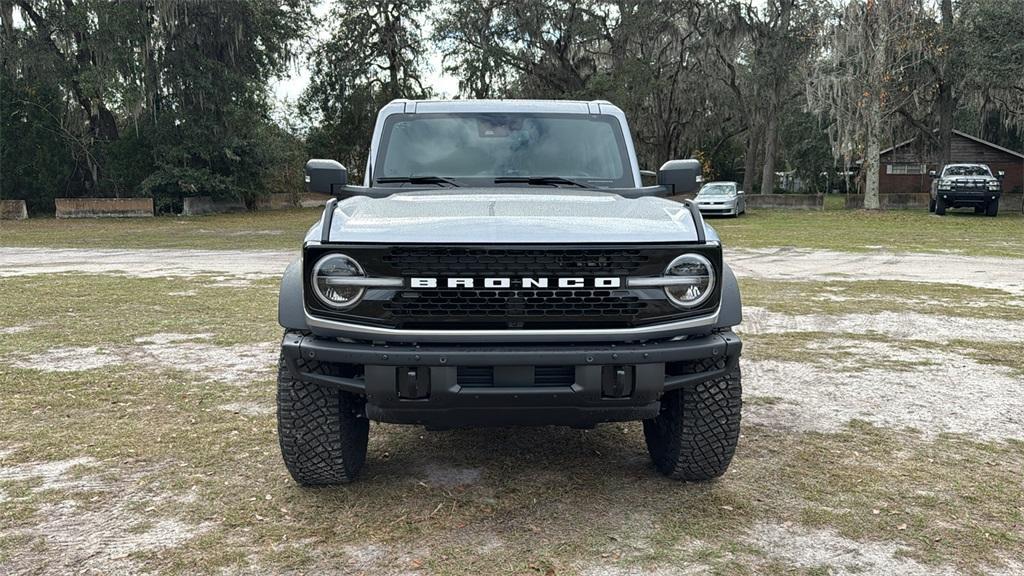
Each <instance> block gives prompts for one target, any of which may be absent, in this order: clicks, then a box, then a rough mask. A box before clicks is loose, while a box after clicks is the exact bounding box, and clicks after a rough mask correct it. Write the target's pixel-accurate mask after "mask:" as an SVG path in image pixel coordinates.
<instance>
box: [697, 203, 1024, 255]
mask: <svg viewBox="0 0 1024 576" xmlns="http://www.w3.org/2000/svg"><path fill="white" fill-rule="evenodd" d="M710 222H711V224H712V225H713V226H714V227H715V229H716V230H717V231H718V233H719V235H720V236H721V237H722V241H723V243H724V244H725V245H726V246H727V247H732V248H769V247H776V246H797V247H800V248H812V249H825V250H842V251H851V252H871V251H875V250H889V251H893V252H953V253H958V254H967V255H974V256H1005V257H1011V258H1024V217H1022V215H1021V214H1020V213H1019V212H1018V213H1005V214H1000V215H999V217H997V218H987V217H984V216H980V215H975V214H967V213H959V212H958V213H950V214H948V215H947V216H945V217H939V216H934V215H931V214H928V213H927V212H925V211H919V210H891V211H881V212H869V211H865V210H842V211H839V210H825V211H800V210H757V211H751V212H749V213H747V214H745V215H743V216H742V217H740V218H732V219H719V218H716V219H713V220H710Z"/></svg>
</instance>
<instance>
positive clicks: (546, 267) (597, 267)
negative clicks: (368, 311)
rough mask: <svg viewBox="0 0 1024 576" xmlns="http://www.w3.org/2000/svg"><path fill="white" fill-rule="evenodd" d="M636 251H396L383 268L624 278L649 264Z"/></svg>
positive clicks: (411, 273)
mask: <svg viewBox="0 0 1024 576" xmlns="http://www.w3.org/2000/svg"><path fill="white" fill-rule="evenodd" d="M650 259H651V257H650V255H648V254H646V253H644V252H643V251H641V250H637V249H608V248H570V249H521V248H516V249H505V248H457V247H450V248H449V247H436V248H435V247H418V246H417V247H405V246H403V247H395V248H391V249H390V250H388V252H387V254H386V255H385V256H384V258H383V261H384V263H385V264H387V265H388V266H390V267H391V268H393V269H394V270H395V271H396V272H397V273H398V274H400V275H402V276H423V275H448V276H453V275H458V274H463V273H466V272H471V273H472V274H474V275H479V276H487V275H500V276H530V277H537V276H556V275H563V276H568V275H573V274H576V275H585V276H626V275H629V274H632V273H633V272H634V271H636V270H638V269H639V268H641V267H643V266H644V265H646V264H648V263H649V262H650Z"/></svg>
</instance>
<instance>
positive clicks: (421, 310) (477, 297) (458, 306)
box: [384, 289, 647, 319]
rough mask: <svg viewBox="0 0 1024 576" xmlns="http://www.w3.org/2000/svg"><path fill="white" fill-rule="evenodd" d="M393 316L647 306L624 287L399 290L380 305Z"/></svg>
mask: <svg viewBox="0 0 1024 576" xmlns="http://www.w3.org/2000/svg"><path fill="white" fill-rule="evenodd" d="M384 307H385V309H386V310H388V311H389V312H391V314H392V315H394V316H395V317H396V318H403V319H407V318H416V317H435V318H444V317H451V318H458V317H467V316H475V317H496V318H503V317H509V318H556V319H557V318H564V317H576V316H590V317H595V318H600V317H605V318H607V317H611V316H617V317H635V316H637V315H638V314H640V313H642V312H643V310H644V308H646V307H647V302H644V301H642V300H640V298H638V297H637V296H635V295H632V294H631V293H630V292H629V291H627V290H593V289H587V290H579V289H574V290H502V291H497V290H402V291H400V292H398V293H397V294H395V297H394V299H393V300H391V301H390V302H387V303H386V304H385V305H384Z"/></svg>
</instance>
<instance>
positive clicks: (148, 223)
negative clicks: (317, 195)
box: [0, 208, 323, 250]
mask: <svg viewBox="0 0 1024 576" xmlns="http://www.w3.org/2000/svg"><path fill="white" fill-rule="evenodd" d="M322 212H323V210H322V209H320V208H307V209H294V210H275V211H267V212H254V213H246V214H216V215H204V216H160V217H156V218H97V219H92V218H81V219H67V220H58V219H54V218H33V219H29V220H20V221H11V220H0V246H48V247H55V248H197V249H209V250H216V249H222V250H228V249H231V250H257V249H261V250H295V249H297V248H298V247H300V246H301V245H302V239H303V238H304V237H305V235H306V230H308V229H309V227H310V226H311V225H313V224H314V223H315V222H316V221H317V219H318V218H319V217H320V214H321V213H322Z"/></svg>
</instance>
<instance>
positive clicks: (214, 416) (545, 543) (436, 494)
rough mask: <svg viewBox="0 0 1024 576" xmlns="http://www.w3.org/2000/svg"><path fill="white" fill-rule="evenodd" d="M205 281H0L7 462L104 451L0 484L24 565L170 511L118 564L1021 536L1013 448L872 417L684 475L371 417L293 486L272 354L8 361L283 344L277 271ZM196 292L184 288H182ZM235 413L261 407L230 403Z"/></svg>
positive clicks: (547, 444) (219, 565)
mask: <svg viewBox="0 0 1024 576" xmlns="http://www.w3.org/2000/svg"><path fill="white" fill-rule="evenodd" d="M211 284H212V282H211V279H210V278H206V277H196V278H191V279H174V280H169V279H134V278H118V277H107V276H94V275H58V276H55V277H45V276H29V277H19V278H3V279H0V298H2V299H3V301H5V302H12V301H13V302H17V303H18V305H17V306H8V307H5V308H4V309H3V310H2V311H0V327H5V326H28V327H29V328H28V330H26V331H23V332H18V333H14V334H6V335H4V336H3V340H2V344H0V394H2V396H3V398H4V401H3V403H2V404H0V448H7V449H13V450H14V452H13V453H12V454H10V455H8V456H6V457H4V463H3V466H4V467H5V468H7V467H11V466H16V465H18V464H19V463H21V464H23V463H28V462H36V461H42V462H47V461H57V460H63V459H68V458H73V457H80V456H89V457H91V458H94V459H95V460H96V463H95V464H92V465H86V466H81V467H78V468H76V469H75V470H73V471H72V473H71V474H69V475H68V477H67V478H72V479H73V478H78V479H85V480H89V482H87V483H86V485H85V487H75V486H74V485H68V486H65V487H63V488H55V489H52V490H38V488H39V487H40V486H41V484H40V481H39V480H38V479H35V480H33V479H24V480H17V481H0V490H2V491H3V494H4V495H5V496H6V498H0V562H5V563H6V565H8V566H13V567H14V568H15V570H14V571H17V569H18V568H19V567H22V566H26V565H28V564H30V565H31V566H32V569H41V570H44V571H50V572H59V571H62V570H63V569H66V568H67V566H65V564H64V562H66V561H67V558H65V552H64V551H62V550H61V548H60V547H55V546H53V545H52V544H47V543H46V541H45V540H44V539H42V535H41V534H39V533H38V532H33V529H34V528H33V527H35V526H38V525H39V524H40V523H41V522H43V521H49V524H48V526H49V527H48V528H47V529H48V530H51V531H54V530H58V531H69V532H71V533H72V534H73V535H78V534H80V533H91V532H97V533H99V534H100V535H107V536H109V537H110V538H112V539H114V540H116V539H117V538H123V539H125V540H126V541H131V542H137V541H140V539H141V540H142V541H145V540H146V538H150V537H152V538H156V536H158V535H159V534H158V533H156V532H154V531H156V530H157V529H158V527H159V526H160V525H161V523H162V522H167V521H171V520H173V521H175V522H179V523H181V524H182V525H183V526H185V527H187V528H188V529H189V530H191V531H192V533H193V534H194V537H193V538H191V539H189V540H188V541H187V544H186V545H180V546H167V547H151V548H146V547H142V548H139V549H137V550H135V551H133V552H132V553H131V554H130V556H129V557H128V560H129V561H130V562H132V563H133V564H132V566H133V567H134V568H135V569H136V571H154V572H163V573H182V574H184V573H194V572H197V571H198V572H206V573H208V572H216V571H219V570H221V569H224V570H226V571H228V572H232V571H234V572H239V571H246V570H248V571H252V572H281V571H297V572H311V573H315V572H322V571H325V570H336V569H339V567H343V569H344V570H347V571H350V572H352V573H361V572H364V573H398V572H404V571H412V572H423V573H431V574H440V575H448V574H451V575H455V574H466V573H489V574H548V573H552V572H553V573H555V574H581V573H586V572H587V571H588V570H590V569H593V570H613V569H621V570H627V569H631V568H632V569H638V570H654V569H656V568H658V567H664V566H680V565H687V566H704V567H706V568H707V569H708V571H709V572H711V573H719V574H792V573H797V574H800V573H803V574H815V573H819V574H823V573H828V572H829V571H830V570H833V568H832V567H831V566H830V565H829V561H827V560H823V561H822V564H820V565H815V566H800V565H796V564H794V563H792V562H791V561H789V560H787V559H785V558H779V557H778V556H777V554H775V551H774V550H772V549H771V547H770V546H768V545H766V544H762V543H758V542H757V541H756V540H753V539H751V537H750V534H751V533H755V534H756V532H757V530H758V527H759V526H762V525H784V524H786V523H791V524H792V525H793V526H798V527H803V528H802V529H810V530H815V529H824V530H829V531H834V532H835V533H837V534H839V535H840V536H842V537H846V538H851V539H854V540H863V541H866V542H895V543H898V544H900V545H902V546H905V547H906V552H905V553H906V554H907V555H908V556H909V557H911V558H913V559H915V560H916V561H918V562H921V563H924V564H925V565H928V566H935V567H937V568H938V567H944V566H949V565H952V566H954V567H956V568H958V569H960V570H962V571H964V572H965V573H982V572H984V571H985V570H987V567H988V566H989V565H990V564H998V563H999V562H1000V559H1002V558H1010V557H1012V555H1013V554H1015V553H1016V551H1017V550H1019V549H1020V547H1021V546H1024V533H1022V532H1021V530H1020V526H1021V525H1022V524H1024V510H1022V508H1021V503H1020V499H1019V479H1020V476H1021V474H1022V472H1024V444H1022V443H1020V442H1012V441H1011V442H976V441H972V440H970V439H968V438H962V437H956V436H948V437H939V438H926V437H923V436H921V435H920V434H917V433H914V432H912V431H905V430H889V429H881V428H876V427H873V426H870V425H868V424H865V423H861V422H852V423H851V424H850V425H849V426H848V427H847V428H846V429H845V430H842V431H840V432H838V433H830V434H823V433H809V432H793V431H789V430H785V429H781V428H780V429H774V428H768V427H764V426H756V425H751V424H747V425H745V426H744V429H743V437H742V439H741V443H740V448H739V451H738V452H737V456H736V459H735V461H734V464H733V467H732V468H731V469H730V471H729V472H728V474H727V475H726V476H725V477H724V478H723V479H721V480H720V481H718V482H714V483H710V484H681V483H677V482H674V481H670V480H667V479H665V478H662V477H660V476H659V475H657V474H656V473H655V471H654V470H653V469H652V468H651V466H650V464H648V460H647V456H646V452H645V448H644V446H643V440H642V433H641V430H640V427H639V425H636V424H616V425H606V426H602V427H599V428H597V429H594V430H571V429H562V428H540V429H483V430H465V431H451V432H439V433H438V432H430V433H428V432H424V431H423V430H421V429H419V428H415V427H398V426H387V425H376V424H375V425H374V426H373V429H372V433H371V445H370V455H369V464H368V466H367V468H366V470H365V476H364V477H363V478H362V479H361V481H360V482H359V483H357V484H354V485H351V486H347V487H339V488H329V489H302V488H300V487H298V486H296V485H295V484H294V483H293V482H292V481H291V480H290V479H289V478H288V476H287V473H286V472H285V470H284V467H283V465H282V464H281V461H280V456H279V453H278V449H277V438H276V435H275V431H276V428H275V421H274V416H273V414H272V413H271V412H269V410H270V409H271V408H272V406H273V394H274V383H273V374H272V373H271V372H270V371H269V369H270V365H269V364H270V363H271V362H269V361H268V366H267V369H268V370H267V371H265V372H261V373H259V374H257V375H255V376H254V377H248V378H242V379H240V380H237V381H236V380H223V379H219V380H213V381H210V380H207V379H206V378H203V377H202V375H201V374H196V373H194V372H190V371H188V370H183V369H181V367H178V366H175V365H168V364H161V363H159V362H139V361H137V360H132V361H126V363H123V364H118V365H115V366H112V367H106V368H102V369H96V370H81V371H75V372H66V373H55V372H46V371H40V370H35V369H30V368H15V367H13V366H12V365H11V364H10V363H9V360H12V359H17V358H19V357H20V356H21V355H22V351H24V350H29V351H43V350H47V349H50V348H52V347H54V346H96V347H99V348H101V349H116V348H117V347H122V348H123V347H129V348H130V347H133V346H136V345H135V344H133V343H132V339H133V338H135V337H138V336H145V335H151V334H153V333H157V332H178V333H185V334H191V333H197V332H207V333H212V334H214V336H213V339H212V341H211V347H214V346H227V345H239V344H243V345H244V344H246V343H251V344H254V345H255V344H258V343H261V342H272V341H273V340H275V339H276V338H277V336H278V334H279V329H278V328H277V326H276V325H275V322H274V307H273V300H274V287H273V285H272V283H269V282H257V283H255V284H253V285H251V286H247V287H246V286H243V287H219V286H213V285H211ZM844 286H845V284H844ZM744 288H745V289H748V292H757V291H758V290H759V289H762V292H761V293H762V294H763V295H764V296H759V298H765V299H766V298H767V295H768V294H771V293H772V292H773V291H775V292H776V294H777V297H778V298H779V299H780V300H783V301H789V300H790V298H791V297H793V295H794V294H795V293H790V292H787V291H786V290H788V289H789V288H787V289H781V288H780V287H778V286H763V287H758V286H754V287H751V286H746V285H745V286H744ZM792 289H793V290H795V289H796V288H792ZM183 290H188V291H190V292H192V293H194V294H193V295H192V296H190V297H188V298H182V297H180V296H172V295H171V293H175V292H180V291H183ZM854 290H856V289H854ZM140 294H141V295H144V297H141V298H140V297H139V295H140ZM847 305H852V304H847ZM112 311H116V313H112ZM792 311H793V312H797V311H798V310H796V309H793V310H792ZM791 337H792V338H795V340H792V341H785V340H778V341H774V340H772V338H774V335H772V336H765V337H761V336H758V337H756V338H748V344H749V346H750V347H749V350H750V353H751V357H753V358H756V357H758V355H759V354H783V355H784V352H785V350H790V351H791V352H793V354H794V355H795V354H796V353H797V352H799V351H801V349H802V348H803V346H805V345H806V343H804V344H801V342H800V340H799V338H800V337H809V338H814V337H815V335H813V334H811V335H808V334H801V335H797V336H791ZM859 337H861V338H863V336H859ZM803 351H804V353H806V350H805V349H804V350H803ZM837 353H839V354H841V351H839V352H837ZM1005 353H1006V354H1007V355H1009V354H1010V351H1009V350H1007V351H1005ZM836 360H837V361H838V360H839V358H838V357H837V358H836ZM186 361H187V360H186ZM777 401H778V399H773V398H771V397H764V398H759V397H753V398H750V400H749V403H748V404H749V406H753V407H756V406H759V405H761V406H764V405H772V404H773V403H775V402H777ZM231 403H243V404H249V405H253V406H258V407H259V406H261V407H264V408H265V409H267V410H268V412H267V413H262V414H258V415H255V416H247V415H245V414H237V413H234V412H232V411H230V410H225V409H223V406H225V405H227V404H231ZM93 477H95V478H93ZM460 477H462V478H468V479H469V481H468V482H464V483H462V482H458V479H459V478H460ZM67 478H66V479H67ZM68 500H73V501H75V502H77V503H78V504H77V506H78V508H77V509H76V510H75V513H74V514H73V515H72V516H71V517H70V518H69V519H67V520H66V521H65V522H64V523H61V522H55V521H54V520H53V518H52V517H51V516H50V515H51V514H52V510H53V509H54V506H57V505H60V504H62V503H66V502H67V501H68ZM875 511H879V512H877V513H876V512H875ZM95 518H111V519H114V521H111V522H104V523H99V524H94V523H96V522H97V520H95ZM76 524H77V525H76ZM901 527H902V528H901ZM49 535H50V536H51V537H55V538H61V537H68V536H67V535H62V534H49ZM129 536H130V538H129ZM94 552H96V553H101V551H94ZM72 558H73V557H72ZM93 561H99V560H93ZM111 561H112V560H111ZM101 571H102V570H101ZM613 573H614V572H613Z"/></svg>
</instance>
